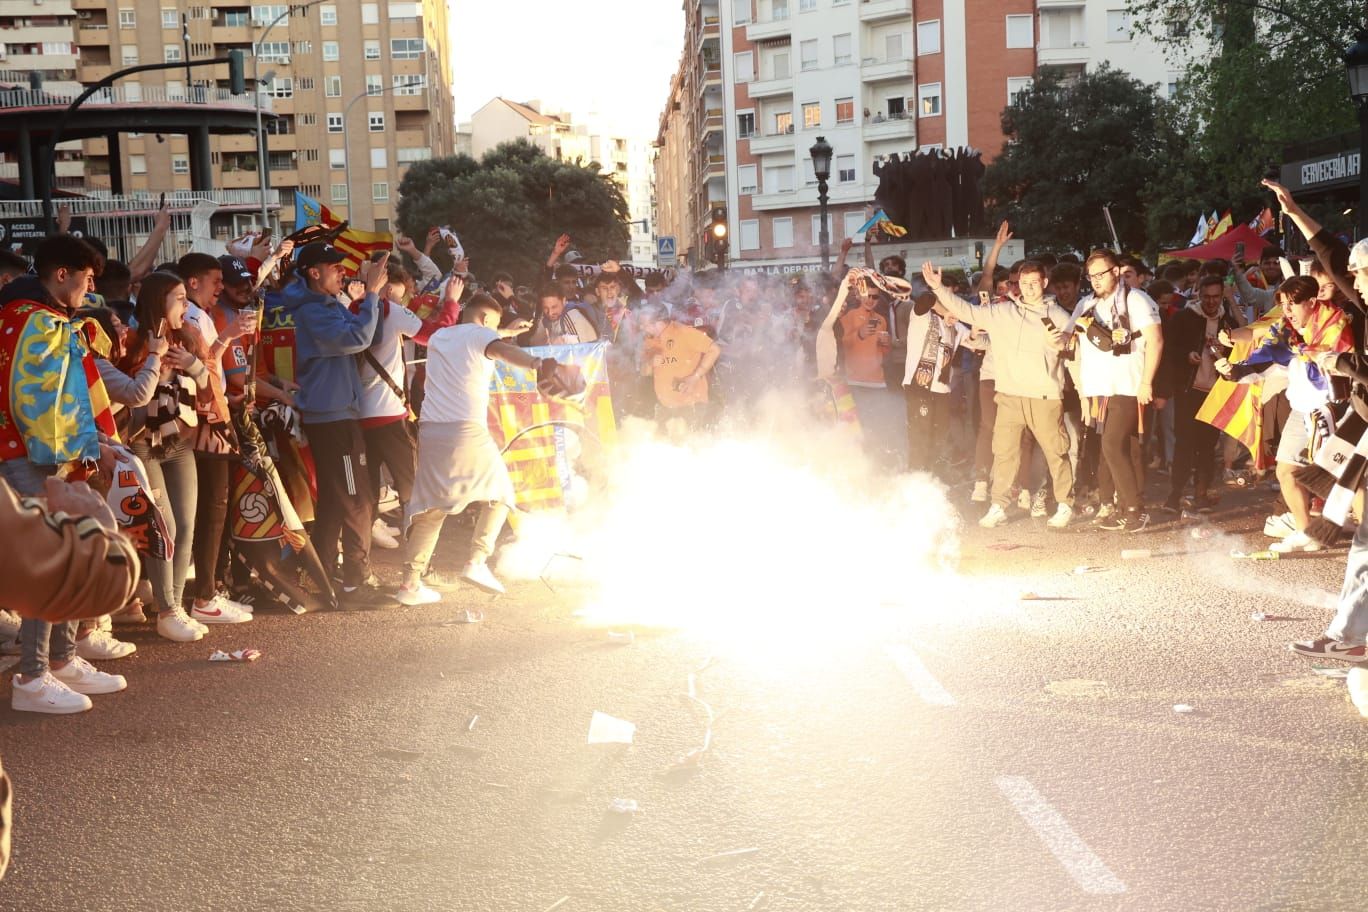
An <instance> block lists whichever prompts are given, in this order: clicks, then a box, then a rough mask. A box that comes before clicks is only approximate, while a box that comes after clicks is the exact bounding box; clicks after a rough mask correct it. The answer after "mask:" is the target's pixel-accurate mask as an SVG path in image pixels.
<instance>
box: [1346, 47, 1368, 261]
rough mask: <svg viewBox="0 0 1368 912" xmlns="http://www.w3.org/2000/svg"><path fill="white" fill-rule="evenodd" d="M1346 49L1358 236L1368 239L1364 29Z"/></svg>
mask: <svg viewBox="0 0 1368 912" xmlns="http://www.w3.org/2000/svg"><path fill="white" fill-rule="evenodd" d="M1354 37H1355V41H1354V43H1353V44H1352V45H1350V47H1349V50H1347V51H1345V52H1344V65H1345V66H1346V67H1348V69H1349V94H1350V96H1351V97H1353V99H1354V104H1355V105H1357V106H1358V122H1359V200H1358V236H1359V237H1360V238H1364V237H1368V167H1364V166H1365V164H1368V162H1365V161H1364V157H1365V156H1368V29H1365V30H1363V31H1360V32H1359V33H1358V34H1357V35H1356V36H1354Z"/></svg>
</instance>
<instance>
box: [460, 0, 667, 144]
mask: <svg viewBox="0 0 1368 912" xmlns="http://www.w3.org/2000/svg"><path fill="white" fill-rule="evenodd" d="M450 20H451V56H452V67H453V69H454V70H455V74H454V77H453V78H454V81H453V88H454V90H455V94H456V120H457V122H458V123H464V122H466V121H468V120H470V116H471V115H472V114H474V113H475V111H477V110H478V109H479V108H480V107H482V106H483V105H484V104H485V102H487V101H489V100H490V99H491V98H494V97H495V96H499V95H502V96H503V97H505V98H508V99H510V100H513V101H529V100H532V99H541V100H542V101H543V102H544V103H545V104H546V105H548V106H550V107H553V108H557V109H561V110H565V111H568V112H570V113H572V114H573V115H574V116H575V120H576V121H589V122H592V123H595V124H598V125H601V126H602V127H603V128H604V129H605V130H611V131H612V132H614V133H616V134H618V135H625V136H627V137H629V138H632V139H644V140H653V139H655V135H656V128H657V127H658V126H659V122H660V113H661V111H662V110H663V109H664V107H665V98H666V96H667V95H668V94H669V90H670V77H671V76H673V75H674V72H675V68H676V67H677V66H678V64H679V54H680V51H681V50H683V46H684V13H683V11H682V9H681V5H680V3H679V0H573V2H567V0H451V13H450Z"/></svg>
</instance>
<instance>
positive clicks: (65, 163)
mask: <svg viewBox="0 0 1368 912" xmlns="http://www.w3.org/2000/svg"><path fill="white" fill-rule="evenodd" d="M77 21H78V20H77V13H76V11H75V10H74V9H72V6H71V2H70V0H44V2H42V3H34V2H33V0H0V85H4V86H16V87H20V88H28V87H29V85H30V79H31V78H32V75H31V74H34V73H36V74H37V78H38V79H39V80H40V81H41V83H42V90H43V91H45V92H50V93H52V94H53V95H60V96H64V97H66V96H70V97H74V96H76V95H79V94H80V93H81V85H80V83H79V82H77V81H76V42H75V35H76V33H75V29H76V22H77ZM56 171H57V186H58V187H59V188H61V189H64V190H79V189H81V186H82V184H83V183H84V166H83V164H82V160H81V144H80V143H79V142H70V143H62V145H61V146H60V147H59V148H58V150H57V162H56ZM18 179H19V164H18V161H17V158H16V157H15V156H14V155H12V154H0V180H4V181H17V180H18Z"/></svg>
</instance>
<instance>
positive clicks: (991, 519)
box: [979, 504, 1007, 529]
mask: <svg viewBox="0 0 1368 912" xmlns="http://www.w3.org/2000/svg"><path fill="white" fill-rule="evenodd" d="M1006 521H1007V511H1006V510H1004V509H1002V507H1000V506H998V505H997V504H993V505H992V506H991V507H989V508H988V512H987V513H985V514H983V518H982V519H980V520H979V525H980V526H982V527H983V528H985V529H996V528H997V527H998V526H1000V525H1002V524H1003V523H1005V522H1006Z"/></svg>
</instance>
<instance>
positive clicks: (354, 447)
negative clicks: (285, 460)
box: [304, 420, 375, 587]
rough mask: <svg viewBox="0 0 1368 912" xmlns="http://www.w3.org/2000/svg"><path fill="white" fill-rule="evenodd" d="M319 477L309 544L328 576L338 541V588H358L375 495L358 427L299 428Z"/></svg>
mask: <svg viewBox="0 0 1368 912" xmlns="http://www.w3.org/2000/svg"><path fill="white" fill-rule="evenodd" d="M304 436H305V437H306V438H307V439H308V441H309V451H310V453H311V454H312V455H313V460H314V469H315V472H316V474H317V476H318V506H317V508H316V509H315V511H314V514H315V519H314V527H313V544H314V549H315V550H316V551H317V552H318V559H319V560H321V561H322V562H323V566H324V568H326V569H327V570H328V571H329V572H332V569H333V568H334V567H336V566H337V540H338V538H339V536H340V537H341V539H342V584H343V585H344V586H349V587H350V586H357V585H360V584H361V582H362V581H364V580H365V579H366V576H367V575H368V574H369V563H370V543H371V523H372V522H373V519H374V517H373V516H372V514H373V513H374V511H375V495H374V493H373V492H372V491H371V481H370V473H369V472H368V471H367V470H366V442H365V439H364V438H363V437H362V436H361V424H360V422H358V421H350V420H349V421H327V422H323V423H320V424H308V423H306V424H305V425H304Z"/></svg>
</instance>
